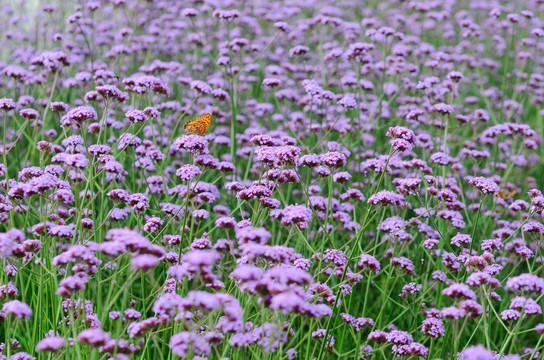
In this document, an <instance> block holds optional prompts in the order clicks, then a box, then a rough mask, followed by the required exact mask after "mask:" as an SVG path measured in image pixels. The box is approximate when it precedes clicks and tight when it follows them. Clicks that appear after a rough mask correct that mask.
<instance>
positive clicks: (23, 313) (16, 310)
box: [2, 300, 32, 319]
mask: <svg viewBox="0 0 544 360" xmlns="http://www.w3.org/2000/svg"><path fill="white" fill-rule="evenodd" d="M2 311H3V312H5V313H6V314H9V315H13V316H15V317H16V318H18V319H30V318H31V317H32V309H31V308H30V306H28V305H27V304H25V303H24V302H21V301H19V300H12V301H8V302H6V303H4V305H2Z"/></svg>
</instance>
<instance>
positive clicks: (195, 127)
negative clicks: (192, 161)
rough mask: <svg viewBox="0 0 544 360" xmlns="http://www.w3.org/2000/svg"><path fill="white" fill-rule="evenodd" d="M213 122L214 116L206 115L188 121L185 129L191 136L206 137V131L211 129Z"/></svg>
mask: <svg viewBox="0 0 544 360" xmlns="http://www.w3.org/2000/svg"><path fill="white" fill-rule="evenodd" d="M211 122H212V116H211V115H210V114H204V115H202V116H199V117H197V118H196V119H194V120H190V121H188V122H187V123H186V124H185V126H184V127H183V128H184V129H185V130H187V131H188V132H190V133H191V134H195V135H199V136H204V135H205V134H206V130H208V128H209V127H210V123H211Z"/></svg>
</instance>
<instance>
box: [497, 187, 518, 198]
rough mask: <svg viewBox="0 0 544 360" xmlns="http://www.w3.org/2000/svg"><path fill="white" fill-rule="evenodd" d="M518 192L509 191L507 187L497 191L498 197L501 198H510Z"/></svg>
mask: <svg viewBox="0 0 544 360" xmlns="http://www.w3.org/2000/svg"><path fill="white" fill-rule="evenodd" d="M515 194H516V190H512V191H508V190H506V189H500V190H499V192H498V193H497V197H499V198H501V199H505V200H506V199H510V198H511V197H512V196H514V195H515Z"/></svg>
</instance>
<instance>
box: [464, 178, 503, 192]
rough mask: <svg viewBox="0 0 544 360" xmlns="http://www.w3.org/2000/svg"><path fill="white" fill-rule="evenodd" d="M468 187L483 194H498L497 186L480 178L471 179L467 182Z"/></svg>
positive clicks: (491, 181) (489, 180)
mask: <svg viewBox="0 0 544 360" xmlns="http://www.w3.org/2000/svg"><path fill="white" fill-rule="evenodd" d="M468 183H469V184H470V185H473V186H475V187H476V188H477V189H478V190H480V191H481V192H482V193H484V194H486V195H487V194H492V195H496V194H497V193H498V192H499V185H497V183H495V182H494V181H493V180H491V179H486V178H484V177H482V176H478V177H473V178H471V179H469V180H468Z"/></svg>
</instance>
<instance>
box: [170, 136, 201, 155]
mask: <svg viewBox="0 0 544 360" xmlns="http://www.w3.org/2000/svg"><path fill="white" fill-rule="evenodd" d="M173 146H174V147H175V148H176V149H178V150H181V149H183V150H185V151H187V152H190V153H192V154H199V155H200V154H202V155H205V154H207V153H208V141H207V140H206V139H205V138H204V137H202V136H198V135H182V136H180V137H179V138H177V139H176V140H175V141H174V144H173Z"/></svg>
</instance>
